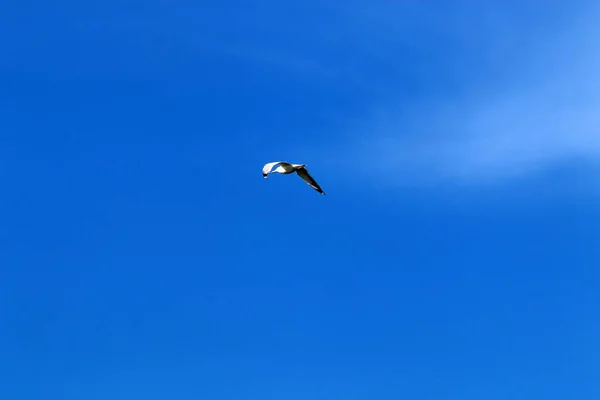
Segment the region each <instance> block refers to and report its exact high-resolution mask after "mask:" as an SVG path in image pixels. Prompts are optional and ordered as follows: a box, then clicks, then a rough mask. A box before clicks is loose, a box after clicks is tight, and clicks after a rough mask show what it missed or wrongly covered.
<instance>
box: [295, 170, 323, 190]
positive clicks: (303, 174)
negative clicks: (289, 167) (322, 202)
mask: <svg viewBox="0 0 600 400" xmlns="http://www.w3.org/2000/svg"><path fill="white" fill-rule="evenodd" d="M296 173H297V174H298V175H300V178H302V179H304V180H305V181H306V183H308V184H309V185H310V186H311V187H312V188H313V189H315V190H316V191H317V192H319V193H323V194H325V192H324V191H323V189H321V187H320V186H319V184H318V183H317V181H315V180H314V179H313V177H312V176H310V174H309V173H308V171H307V170H306V168H300V169H298V170H296Z"/></svg>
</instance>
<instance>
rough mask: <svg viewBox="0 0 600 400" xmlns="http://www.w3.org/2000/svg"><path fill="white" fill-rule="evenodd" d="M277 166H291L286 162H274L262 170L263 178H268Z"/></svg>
mask: <svg viewBox="0 0 600 400" xmlns="http://www.w3.org/2000/svg"><path fill="white" fill-rule="evenodd" d="M277 164H281V165H291V164H289V163H286V162H285V161H273V162H270V163H266V164H265V166H264V167H263V169H262V174H263V176H264V177H265V178H266V177H267V176H268V175H269V174H270V173H271V170H272V169H273V167H274V166H276V165H277Z"/></svg>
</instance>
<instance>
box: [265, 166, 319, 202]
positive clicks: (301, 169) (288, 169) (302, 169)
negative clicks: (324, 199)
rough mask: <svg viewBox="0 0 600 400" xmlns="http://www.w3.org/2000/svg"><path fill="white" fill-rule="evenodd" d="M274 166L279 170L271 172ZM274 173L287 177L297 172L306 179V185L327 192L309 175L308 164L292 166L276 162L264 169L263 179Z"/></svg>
mask: <svg viewBox="0 0 600 400" xmlns="http://www.w3.org/2000/svg"><path fill="white" fill-rule="evenodd" d="M274 166H277V168H275V169H273V170H271V169H272V168H273V167H274ZM274 172H276V173H278V174H285V175H287V174H291V173H292V172H295V173H297V174H298V175H299V176H300V178H302V179H304V180H305V181H306V183H308V184H309V185H310V186H311V187H312V188H313V189H315V190H316V191H317V192H319V193H322V194H325V192H324V191H323V189H321V187H320V186H319V184H318V183H317V181H315V180H314V179H313V177H312V176H310V174H309V173H308V171H307V169H306V164H290V163H287V162H285V161H274V162H270V163H266V164H265V166H264V167H263V169H262V174H263V178H266V177H268V176H269V174H272V173H274Z"/></svg>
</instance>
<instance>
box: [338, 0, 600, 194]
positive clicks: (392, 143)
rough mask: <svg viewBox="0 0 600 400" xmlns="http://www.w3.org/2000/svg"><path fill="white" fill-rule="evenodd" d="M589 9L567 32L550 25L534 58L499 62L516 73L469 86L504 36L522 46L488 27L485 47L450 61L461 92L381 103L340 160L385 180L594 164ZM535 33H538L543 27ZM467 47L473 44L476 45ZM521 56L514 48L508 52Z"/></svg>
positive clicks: (598, 70) (596, 65) (597, 81)
mask: <svg viewBox="0 0 600 400" xmlns="http://www.w3.org/2000/svg"><path fill="white" fill-rule="evenodd" d="M586 11H587V12H584V13H582V16H583V17H582V18H580V19H575V20H573V21H572V22H571V25H570V26H566V27H563V28H564V29H563V30H559V29H554V30H553V27H552V25H551V24H550V25H548V26H545V27H544V29H543V30H542V31H543V32H544V33H545V36H543V40H536V41H533V42H531V43H530V46H529V47H530V49H529V50H530V51H528V53H527V57H524V59H522V60H519V59H510V58H508V57H507V58H505V59H504V60H503V61H502V62H504V63H506V64H507V70H510V73H507V74H506V75H505V76H502V77H501V79H500V78H499V79H498V80H494V79H493V78H492V77H485V78H484V79H481V78H479V79H477V80H473V81H472V82H470V81H469V79H468V74H469V73H470V72H472V73H473V74H477V72H478V71H477V68H478V64H477V62H476V61H475V62H474V60H486V59H487V60H489V59H497V57H496V58H494V54H496V53H497V52H498V51H499V50H498V49H499V46H500V45H499V44H500V43H506V35H512V40H511V41H509V44H512V45H517V44H518V37H517V39H516V40H515V35H516V34H515V33H514V32H508V31H507V30H506V29H504V30H503V29H499V30H498V32H497V34H496V35H492V36H491V37H490V35H489V32H488V33H487V40H488V41H489V43H488V45H487V46H479V47H478V48H477V51H475V52H473V51H471V52H468V53H465V55H466V56H468V57H465V58H464V59H462V60H461V58H460V57H453V61H452V62H453V63H454V64H453V65H448V68H453V69H455V70H456V69H458V68H460V67H461V66H464V67H465V69H468V70H467V71H464V74H465V75H464V76H466V77H467V78H466V79H463V81H462V86H461V85H457V86H458V89H457V90H456V91H455V92H454V93H453V92H452V91H446V92H445V93H444V94H443V95H436V96H435V97H432V98H431V99H427V98H425V99H421V100H420V101H419V102H418V103H415V104H411V103H410V102H407V101H406V99H403V100H402V102H401V105H400V106H398V109H397V110H394V107H386V106H382V109H383V110H384V111H381V110H380V111H379V112H378V113H377V115H376V116H373V117H372V118H369V119H368V121H366V122H364V123H363V124H361V127H360V129H358V130H357V132H355V134H356V135H357V136H358V137H360V139H359V140H357V142H356V143H354V145H352V146H349V147H348V148H347V149H346V151H343V152H341V153H340V154H343V157H341V158H340V159H345V157H346V156H347V159H346V160H347V161H350V160H351V161H352V163H353V164H354V165H356V166H357V167H359V168H358V169H361V170H363V171H364V172H365V173H367V174H369V175H371V176H380V177H381V178H382V180H384V181H386V182H385V183H387V184H390V180H391V181H393V182H396V183H407V182H431V181H432V180H433V181H445V182H456V183H461V184H463V183H483V182H490V181H493V182H497V181H499V180H502V181H504V180H506V179H515V178H520V177H524V176H530V175H531V174H535V173H538V172H543V171H545V170H547V169H548V168H553V167H555V166H557V165H559V164H562V163H569V162H572V161H575V162H578V163H579V162H583V163H588V164H589V166H591V167H594V168H597V167H598V162H599V161H600V28H599V27H597V23H596V21H597V20H598V17H599V16H600V14H599V13H598V12H596V11H595V9H594V10H586ZM594 17H595V18H594ZM458 22H460V21H458ZM533 22H534V21H532V23H533ZM447 28H448V27H445V29H447ZM472 34H476V32H472V31H471V32H470V35H458V36H457V38H460V40H463V41H469V40H473V39H471V37H472ZM534 36H535V37H537V38H540V37H541V35H540V31H538V32H536V35H534ZM415 40H418V39H415ZM457 47H461V44H457ZM462 47H463V48H469V43H462ZM521 50H522V49H521ZM486 51H487V53H486ZM520 53H522V51H510V50H507V51H506V52H505V54H504V55H505V56H509V57H510V56H511V55H513V56H514V55H516V54H520ZM481 67H484V66H483V65H482V66H481ZM497 67H498V66H497V65H496V70H497V69H498V68H497ZM464 76H463V78H464ZM384 115H385V116H384ZM338 161H339V160H338ZM342 162H343V161H342Z"/></svg>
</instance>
